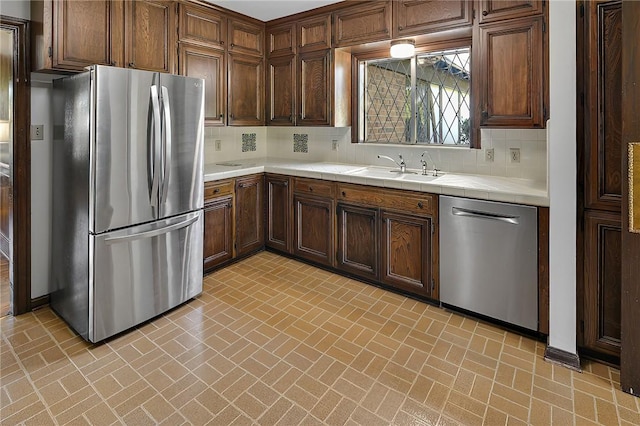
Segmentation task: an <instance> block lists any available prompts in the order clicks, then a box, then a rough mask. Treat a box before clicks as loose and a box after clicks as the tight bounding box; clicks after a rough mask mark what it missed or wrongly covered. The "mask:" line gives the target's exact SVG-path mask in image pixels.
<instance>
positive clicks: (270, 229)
mask: <svg viewBox="0 0 640 426" xmlns="http://www.w3.org/2000/svg"><path fill="white" fill-rule="evenodd" d="M292 216H293V206H292V204H291V178H289V177H288V176H281V175H270V174H267V175H266V177H265V218H266V222H267V223H266V224H265V225H266V226H265V245H266V246H267V247H271V248H273V249H276V250H280V251H282V252H284V253H291V251H292V250H291V242H292V234H293V232H292V229H291V217H292Z"/></svg>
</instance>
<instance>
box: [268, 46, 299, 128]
mask: <svg viewBox="0 0 640 426" xmlns="http://www.w3.org/2000/svg"><path fill="white" fill-rule="evenodd" d="M295 69H296V62H295V56H293V55H291V56H284V57H280V58H273V59H270V60H269V65H268V68H267V70H268V71H267V124H269V125H282V126H293V125H294V124H295V110H294V107H295V105H294V103H295V84H296V79H295Z"/></svg>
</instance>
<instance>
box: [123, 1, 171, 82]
mask: <svg viewBox="0 0 640 426" xmlns="http://www.w3.org/2000/svg"><path fill="white" fill-rule="evenodd" d="M125 5H126V7H127V14H126V15H125V20H126V33H125V39H126V49H125V57H126V62H127V64H126V66H127V67H129V68H136V69H141V70H147V71H158V72H166V73H173V67H174V62H175V59H174V56H175V47H174V37H173V33H174V31H175V27H176V22H175V13H174V6H173V3H171V2H163V1H150V0H137V1H129V2H126V3H125Z"/></svg>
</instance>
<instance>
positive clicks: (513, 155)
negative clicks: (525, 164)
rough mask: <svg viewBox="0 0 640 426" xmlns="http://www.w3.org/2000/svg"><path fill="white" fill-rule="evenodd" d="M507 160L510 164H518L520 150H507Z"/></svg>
mask: <svg viewBox="0 0 640 426" xmlns="http://www.w3.org/2000/svg"><path fill="white" fill-rule="evenodd" d="M509 158H511V162H512V163H519V162H520V148H509Z"/></svg>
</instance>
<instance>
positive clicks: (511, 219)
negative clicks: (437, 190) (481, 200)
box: [451, 207, 520, 225]
mask: <svg viewBox="0 0 640 426" xmlns="http://www.w3.org/2000/svg"><path fill="white" fill-rule="evenodd" d="M451 213H453V215H454V216H467V217H475V218H478V219H490V220H497V221H500V222H506V223H510V224H512V225H518V224H519V223H520V221H519V220H518V219H519V218H520V216H507V215H501V214H496V213H489V212H483V211H479V210H469V209H463V208H461V207H452V208H451Z"/></svg>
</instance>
